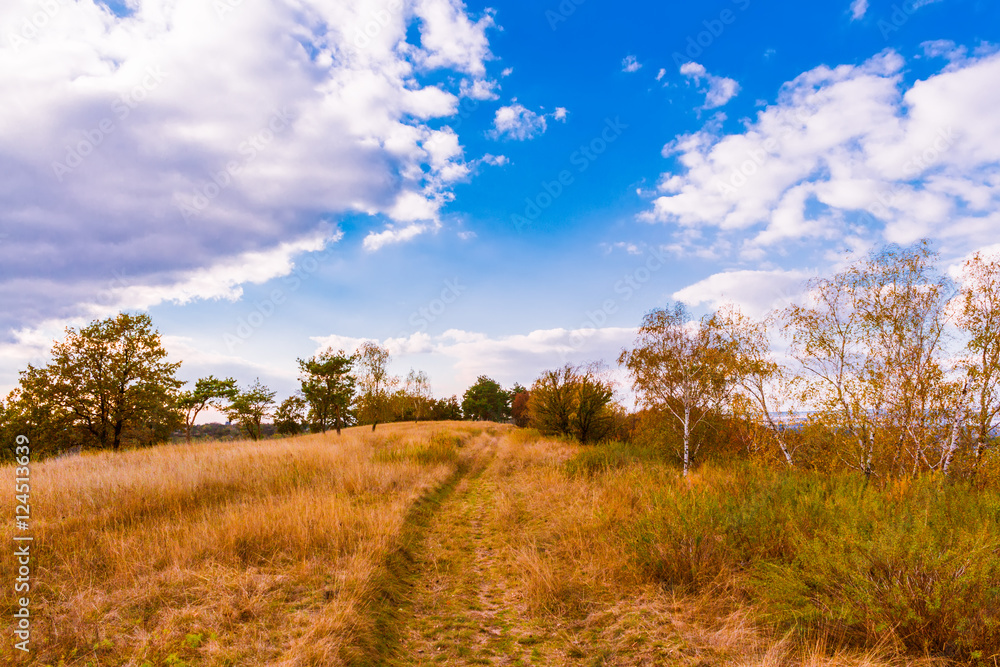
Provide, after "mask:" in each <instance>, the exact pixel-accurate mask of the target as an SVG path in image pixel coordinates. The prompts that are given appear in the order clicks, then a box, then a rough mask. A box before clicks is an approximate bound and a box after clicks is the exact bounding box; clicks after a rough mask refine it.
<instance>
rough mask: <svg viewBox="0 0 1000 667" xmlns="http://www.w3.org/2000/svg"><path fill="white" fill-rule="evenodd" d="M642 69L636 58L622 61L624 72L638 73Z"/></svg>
mask: <svg viewBox="0 0 1000 667" xmlns="http://www.w3.org/2000/svg"><path fill="white" fill-rule="evenodd" d="M641 68H642V64H641V63H640V62H639V60H638V59H637V58H636V57H635V56H625V59H624V60H622V71H623V72H629V73H631V72H638V71H639V70H640V69H641Z"/></svg>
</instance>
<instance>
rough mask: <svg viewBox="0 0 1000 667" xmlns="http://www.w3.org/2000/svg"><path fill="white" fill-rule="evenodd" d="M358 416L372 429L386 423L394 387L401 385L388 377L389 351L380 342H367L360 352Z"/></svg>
mask: <svg viewBox="0 0 1000 667" xmlns="http://www.w3.org/2000/svg"><path fill="white" fill-rule="evenodd" d="M357 362H358V370H359V377H358V384H359V387H360V396H359V397H358V404H359V405H358V416H359V419H361V421H362V422H364V423H367V424H371V425H372V430H373V431H374V430H375V427H376V426H378V425H379V423H380V422H383V421H385V420H386V416H387V415H388V413H389V409H390V407H391V404H390V400H389V399H390V397H391V396H392V388H393V387H395V386H396V384H397V383H398V382H399V379H398V378H395V377H393V376H391V375H389V350H387V349H385V348H384V347H382V346H381V345H378V344H377V343H373V342H371V341H366V342H365V343H364V344H363V345H362V346H361V348H360V349H359V350H358V353H357Z"/></svg>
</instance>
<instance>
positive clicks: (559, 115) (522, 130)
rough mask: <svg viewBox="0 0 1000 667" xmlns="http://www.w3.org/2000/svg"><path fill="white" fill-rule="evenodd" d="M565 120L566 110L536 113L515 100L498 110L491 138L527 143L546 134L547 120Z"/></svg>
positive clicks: (559, 109) (558, 109) (490, 134)
mask: <svg viewBox="0 0 1000 667" xmlns="http://www.w3.org/2000/svg"><path fill="white" fill-rule="evenodd" d="M549 117H551V118H554V119H556V120H565V118H566V110H565V109H564V108H562V107H558V108H557V109H556V111H555V112H554V113H552V114H543V113H536V112H534V111H532V110H531V109H528V108H526V107H525V106H524V105H522V104H520V103H518V101H517V100H516V99H515V100H513V101H512V103H511V104H509V105H508V106H504V107H500V108H499V109H497V112H496V116H495V117H494V119H493V129H492V130H491V131H490V132H489V136H490V137H492V138H493V139H513V140H517V141H525V140H527V139H533V138H535V137H536V136H538V135H540V134H544V133H545V130H546V129H548V121H547V118H549Z"/></svg>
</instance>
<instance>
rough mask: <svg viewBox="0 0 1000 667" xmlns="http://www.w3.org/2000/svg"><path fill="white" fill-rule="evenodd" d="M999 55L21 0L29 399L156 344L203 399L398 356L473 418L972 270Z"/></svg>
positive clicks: (654, 20)
mask: <svg viewBox="0 0 1000 667" xmlns="http://www.w3.org/2000/svg"><path fill="white" fill-rule="evenodd" d="M998 46H1000V3H996V2H993V1H992V0H906V1H904V2H900V1H898V0H892V1H890V0H853V1H852V0H821V1H820V2H816V3H808V6H806V5H803V4H801V3H788V2H785V3H779V2H764V1H763V0H712V1H705V2H698V3H690V2H675V1H667V2H638V1H631V0H625V1H623V2H616V3H602V2H597V1H596V0H590V1H589V2H584V0H561V1H560V0H549V1H548V2H545V1H544V0H539V1H538V2H530V3H529V2H521V1H514V0H509V1H508V0H501V1H493V2H489V3H488V4H483V3H481V2H478V1H476V2H470V3H468V4H462V3H461V2H459V1H458V0H386V1H382V0H124V1H122V0H116V1H109V2H96V1H95V0H6V1H5V2H3V3H2V4H0V95H2V99H3V104H2V105H0V173H2V176H3V177H2V178H0V199H2V206H0V266H2V267H3V268H2V272H0V303H2V308H0V390H3V391H4V392H6V391H7V390H9V389H10V388H12V387H13V385H14V384H15V383H16V379H17V372H18V370H20V369H22V368H24V366H25V365H26V364H27V363H29V362H40V361H44V359H45V354H46V351H47V350H48V348H49V346H50V344H51V341H52V340H53V339H55V338H58V337H61V332H62V331H63V329H64V328H65V327H66V326H79V325H80V324H81V323H86V322H88V321H89V320H92V319H94V318H98V317H106V316H108V315H111V314H114V313H116V312H118V311H119V310H129V311H133V312H134V311H146V312H149V313H150V315H151V316H152V318H153V321H154V323H155V325H156V326H157V327H158V328H159V330H160V331H161V332H162V334H163V335H164V340H165V343H166V345H167V347H168V349H169V350H170V351H171V354H172V355H173V356H174V358H176V359H180V360H183V361H184V365H183V367H182V370H181V376H182V377H183V378H184V379H187V380H194V379H195V378H197V377H199V376H202V375H207V374H208V373H214V374H215V375H233V376H235V377H237V379H239V380H240V381H241V383H243V384H246V383H248V382H250V381H252V380H253V378H254V377H256V376H259V377H260V378H261V380H262V381H264V382H265V383H268V384H270V385H271V386H272V387H274V388H276V389H277V390H278V391H279V397H283V396H285V395H288V394H289V393H291V392H292V391H293V390H294V389H295V386H296V382H295V376H296V364H295V359H296V358H297V357H305V356H309V355H312V354H313V353H315V352H316V351H317V350H318V349H321V348H323V347H325V346H330V345H332V346H334V347H345V348H348V349H349V348H351V347H353V346H356V345H357V344H358V342H359V341H361V340H364V339H375V340H378V341H381V342H384V343H386V344H387V345H388V346H389V349H390V351H391V352H392V353H393V358H394V361H393V370H394V371H395V372H396V373H399V374H405V373H406V372H407V370H409V368H411V367H413V368H417V369H425V370H427V371H428V372H429V373H430V376H431V380H432V385H433V388H434V391H435V393H436V394H437V395H439V396H446V395H450V394H453V393H458V394H461V392H462V391H463V390H464V389H465V387H467V386H468V385H469V384H470V383H471V382H472V381H474V380H475V377H476V376H477V375H479V374H481V373H486V374H489V375H491V376H493V377H495V378H496V379H497V380H499V381H500V382H501V383H503V384H505V385H508V386H509V385H511V384H512V383H513V382H515V381H518V382H521V383H522V384H529V383H530V382H531V381H532V379H533V378H534V377H535V376H536V375H537V374H538V372H539V371H540V370H542V369H544V368H548V367H554V366H557V365H561V364H562V363H565V362H568V361H572V362H582V361H589V360H595V359H604V360H606V361H609V362H611V361H613V360H614V358H615V357H616V356H617V353H618V351H619V350H620V349H621V348H622V346H624V345H627V344H628V343H629V342H630V341H631V340H632V337H633V332H634V327H635V326H636V325H637V324H638V323H639V321H640V319H641V318H642V315H643V314H644V313H645V312H646V311H648V310H649V309H651V308H654V307H658V306H663V305H666V304H667V303H668V302H669V301H671V300H673V299H681V300H684V301H686V302H687V303H689V304H690V305H691V306H692V308H693V310H694V312H696V313H698V312H704V311H705V310H706V309H709V308H713V307H715V306H717V305H718V304H720V303H722V302H725V301H735V302H737V303H739V304H741V305H742V306H743V307H744V309H746V310H748V311H750V312H752V313H759V312H763V311H764V310H766V309H768V308H769V307H772V306H777V305H781V304H783V303H786V302H787V301H788V300H789V299H794V298H796V296H797V295H798V294H799V293H800V292H801V289H802V283H803V281H804V280H806V279H808V278H809V277H810V276H813V275H816V274H817V273H822V272H826V271H829V270H830V269H831V267H834V266H836V265H837V263H838V262H841V261H843V259H844V257H845V253H860V252H864V251H865V250H867V249H869V248H871V247H872V246H874V245H879V244H883V243H886V242H895V243H910V242H912V241H915V240H917V239H919V238H922V237H928V238H931V239H933V240H934V241H935V245H936V248H937V249H938V250H939V251H940V252H941V255H942V258H943V261H944V262H945V263H946V264H947V263H949V262H952V263H953V262H957V261H959V260H960V259H961V258H962V257H964V256H966V255H967V254H968V253H970V252H971V251H974V250H976V249H980V248H985V247H989V246H996V245H997V244H998V243H1000V233H998V232H1000V207H998V203H1000V53H998ZM997 247H1000V246H997Z"/></svg>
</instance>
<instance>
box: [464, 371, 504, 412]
mask: <svg viewBox="0 0 1000 667" xmlns="http://www.w3.org/2000/svg"><path fill="white" fill-rule="evenodd" d="M462 413H463V414H464V415H465V417H466V419H475V420H477V421H495V422H502V421H506V420H507V419H509V418H510V392H506V391H504V390H503V389H502V388H501V387H500V384H499V383H498V382H496V381H495V380H491V379H490V378H488V377H486V376H485V375H480V376H479V378H478V379H477V380H476V383H475V384H474V385H472V386H471V387H469V388H468V389H467V390H466V391H465V395H464V396H463V397H462Z"/></svg>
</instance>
